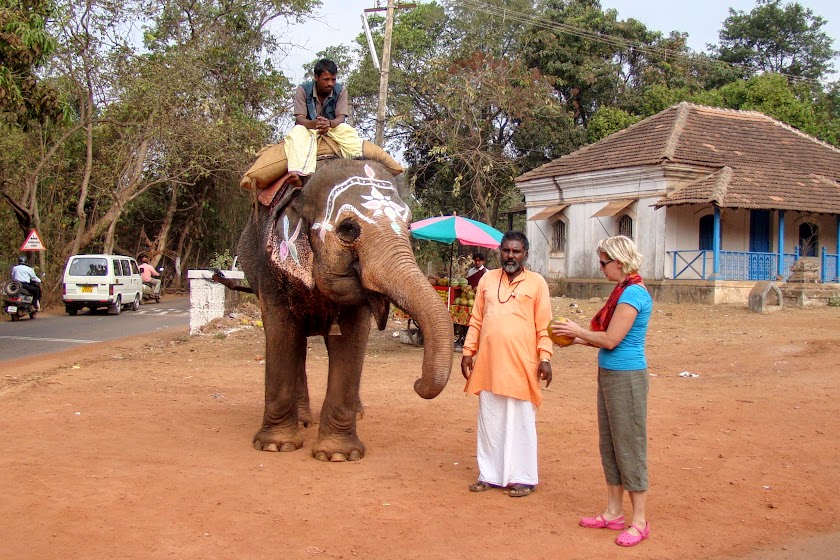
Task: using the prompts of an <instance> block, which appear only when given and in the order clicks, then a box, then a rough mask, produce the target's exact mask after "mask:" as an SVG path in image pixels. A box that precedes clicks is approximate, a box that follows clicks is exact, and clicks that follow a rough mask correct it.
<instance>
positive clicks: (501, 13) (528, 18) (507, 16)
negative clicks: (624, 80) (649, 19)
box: [454, 0, 830, 85]
mask: <svg viewBox="0 0 840 560" xmlns="http://www.w3.org/2000/svg"><path fill="white" fill-rule="evenodd" d="M454 3H455V4H456V5H461V6H463V7H465V8H468V9H471V10H474V11H477V12H482V13H485V14H487V15H491V16H495V17H499V18H502V19H503V20H510V21H514V22H517V23H522V24H526V25H531V26H533V27H539V28H542V29H547V30H550V31H555V32H557V33H564V34H567V35H572V36H574V37H578V38H581V39H587V40H590V41H595V42H599V43H603V44H607V45H610V46H613V47H619V48H626V49H631V50H635V51H636V52H641V53H644V54H647V55H653V56H659V57H662V58H663V59H664V60H667V59H669V58H671V59H680V60H682V61H684V62H686V63H687V64H694V65H703V64H707V65H725V66H728V67H730V68H734V69H745V70H755V69H754V68H753V67H751V66H748V65H746V64H736V63H732V62H726V61H724V60H720V59H715V58H711V57H705V58H702V57H700V56H699V54H698V56H695V57H691V56H686V55H685V54H683V53H682V52H679V51H673V50H671V49H667V48H664V47H657V46H654V45H646V44H644V43H639V42H636V41H631V40H629V39H625V38H623V37H619V36H616V35H609V34H607V33H601V32H599V31H592V30H589V29H584V28H582V27H575V26H573V25H569V24H566V23H560V22H554V21H550V20H548V19H546V18H544V17H540V16H536V15H528V14H525V13H522V12H520V11H511V10H508V9H507V8H502V7H499V6H492V5H489V4H485V3H484V2H480V1H478V0H455V2H454ZM695 54H697V53H695ZM775 73H777V74H779V75H781V76H785V77H786V78H788V79H789V80H791V81H794V82H796V81H799V82H811V83H815V84H820V85H824V84H828V83H830V80H827V79H822V80H820V79H816V78H808V77H805V76H796V75H793V74H785V73H782V72H775Z"/></svg>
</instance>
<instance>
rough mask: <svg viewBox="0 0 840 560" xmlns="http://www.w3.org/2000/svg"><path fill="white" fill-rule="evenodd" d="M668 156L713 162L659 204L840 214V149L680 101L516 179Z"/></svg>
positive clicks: (755, 119) (755, 116) (773, 124)
mask: <svg viewBox="0 0 840 560" xmlns="http://www.w3.org/2000/svg"><path fill="white" fill-rule="evenodd" d="M662 163H679V164H688V165H692V166H701V167H708V169H709V174H708V175H707V176H705V177H702V178H700V179H697V180H696V181H694V182H692V183H689V184H687V185H684V186H682V187H681V188H679V189H677V190H675V191H673V192H669V193H668V194H667V195H666V196H665V197H664V198H662V199H661V200H660V201H659V202H658V204H657V206H663V205H664V206H671V205H678V204H698V203H712V202H713V203H714V204H716V205H717V206H720V207H721V208H749V209H764V210H798V211H803V212H818V213H829V214H840V150H838V149H837V148H835V147H833V146H830V145H828V144H826V143H824V142H821V141H819V140H817V139H816V138H813V137H811V136H808V135H806V134H803V133H802V132H799V131H798V130H796V129H794V128H792V127H790V126H788V125H786V124H784V123H781V122H779V121H777V120H774V119H772V118H770V117H768V116H766V115H764V114H762V113H758V112H754V111H735V110H731V109H717V108H712V107H704V106H701V105H693V104H690V103H686V102H683V103H680V104H678V105H675V106H673V107H670V108H668V109H666V110H664V111H662V112H660V113H658V114H656V115H654V116H652V117H649V118H647V119H645V120H643V121H641V122H638V123H636V124H635V125H633V126H630V127H628V128H626V129H624V130H622V131H620V132H617V133H615V134H612V135H611V136H609V137H607V138H605V139H603V140H601V141H600V142H597V143H595V144H591V145H589V146H586V147H584V148H582V149H580V150H578V151H576V152H574V153H571V154H568V155H566V156H563V157H561V158H559V159H557V160H554V161H552V162H549V163H547V164H545V165H542V166H541V167H538V168H536V169H533V170H531V171H529V172H527V173H525V174H523V175H521V176H520V177H517V178H516V182H517V183H522V182H525V181H530V180H534V179H540V178H549V177H560V176H567V175H574V174H579V173H588V172H593V171H603V170H609V169H619V168H627V167H635V166H643V165H656V164H662Z"/></svg>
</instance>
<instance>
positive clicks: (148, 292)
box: [142, 266, 163, 303]
mask: <svg viewBox="0 0 840 560" xmlns="http://www.w3.org/2000/svg"><path fill="white" fill-rule="evenodd" d="M157 271H158V272H160V273H162V272H163V267H162V266H161V267H158V269H157ZM159 279H160V280H162V278H159ZM160 291H161V292H162V291H163V285H162V284H161V287H160ZM152 300H154V302H155V303H160V293H157V294H156V293H155V290H154V288H152V285H151V284H147V283H146V282H143V299H142V303H149V302H150V301H152Z"/></svg>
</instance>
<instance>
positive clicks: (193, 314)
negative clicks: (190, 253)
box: [187, 270, 245, 335]
mask: <svg viewBox="0 0 840 560" xmlns="http://www.w3.org/2000/svg"><path fill="white" fill-rule="evenodd" d="M222 272H224V274H225V277H226V278H230V279H232V280H242V279H244V278H245V273H244V272H242V271H241V270H224V271H222ZM212 276H213V271H212V270H188V271H187V279H188V281H189V284H190V334H191V335H192V334H197V333H198V331H199V330H201V327H203V326H204V325H206V324H207V323H209V322H210V321H212V320H213V319H217V318H219V317H224V316H225V313H228V312H230V308H231V305H230V301H231V298H232V297H233V295H234V294H237V293H238V292H231V291H230V290H228V289H227V288H225V287H224V286H223V285H221V284H219V283H217V282H214V281H213V280H212V279H211V278H212ZM226 292H227V293H226ZM229 294H231V295H229Z"/></svg>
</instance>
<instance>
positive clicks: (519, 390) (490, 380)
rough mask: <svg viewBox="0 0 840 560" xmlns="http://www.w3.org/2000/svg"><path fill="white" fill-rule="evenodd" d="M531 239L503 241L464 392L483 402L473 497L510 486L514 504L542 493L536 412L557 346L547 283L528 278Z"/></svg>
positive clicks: (482, 286) (472, 335)
mask: <svg viewBox="0 0 840 560" xmlns="http://www.w3.org/2000/svg"><path fill="white" fill-rule="evenodd" d="M527 259H528V238H527V237H525V234H523V233H522V232H519V231H509V232H507V233H506V234H505V235H504V236H503V237H502V244H501V249H500V261H501V264H502V268H499V269H496V270H488V271H487V272H486V273H485V274H484V276H483V277H482V278H481V280H480V281H479V283H478V289H477V291H476V295H475V304H474V305H473V311H472V316H471V317H470V327H469V331H468V332H467V338H466V341H465V342H464V349H463V357H462V358H461V373H462V374H463V375H464V377H465V378H466V379H467V385H466V387H465V388H464V391H465V392H469V393H475V394H477V395H478V399H479V400H478V452H477V457H476V458H477V460H478V481H477V482H476V483H475V484H471V485H470V490H472V491H473V492H483V491H485V490H489V489H491V488H493V487H502V488H505V487H508V486H510V492H509V495H510V496H511V497H521V496H527V495H529V494H530V493H531V492H533V491H534V490H535V489H536V486H537V483H538V476H537V424H536V411H537V408H538V407H539V406H540V403H541V402H542V393H541V391H540V380H544V381H545V386H546V387H548V385H549V384H550V383H551V361H550V359H551V355H552V352H553V346H552V342H551V339H550V338H549V337H548V330H547V327H548V324H549V322H550V321H551V300H550V297H549V292H548V283H546V281H545V279H544V278H543V277H542V276H540V275H539V274H537V273H535V272H530V271H526V270H525V268H524V266H525V262H526V261H527Z"/></svg>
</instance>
